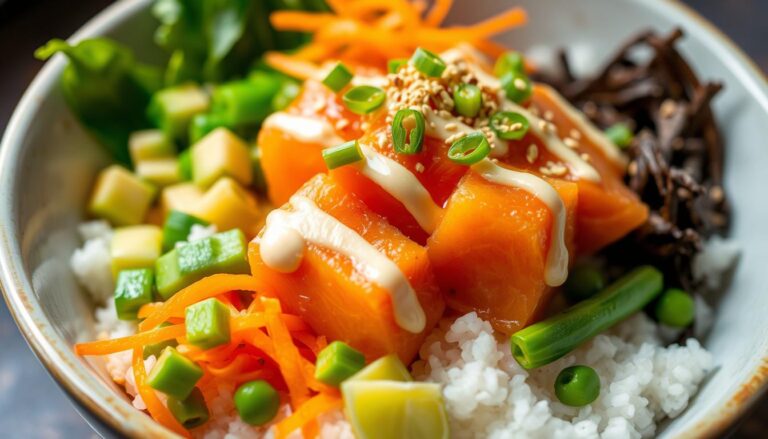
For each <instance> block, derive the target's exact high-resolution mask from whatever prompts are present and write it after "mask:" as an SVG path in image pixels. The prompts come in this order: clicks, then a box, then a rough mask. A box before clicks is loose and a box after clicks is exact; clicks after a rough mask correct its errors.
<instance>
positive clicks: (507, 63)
mask: <svg viewBox="0 0 768 439" xmlns="http://www.w3.org/2000/svg"><path fill="white" fill-rule="evenodd" d="M509 72H522V73H525V58H523V54H521V53H520V52H515V51H512V52H505V53H504V54H502V55H501V56H500V57H499V59H497V60H496V65H494V66H493V74H494V75H496V77H497V78H501V77H502V76H504V75H506V74H507V73H509Z"/></svg>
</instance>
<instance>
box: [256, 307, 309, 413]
mask: <svg viewBox="0 0 768 439" xmlns="http://www.w3.org/2000/svg"><path fill="white" fill-rule="evenodd" d="M263 300H264V307H265V308H266V314H265V315H266V317H267V332H268V333H269V336H270V337H271V338H272V344H273V346H274V349H275V355H274V359H275V361H276V362H277V364H278V366H279V367H280V373H282V374H283V379H285V383H286V384H287V385H288V391H289V394H290V397H291V405H292V406H293V408H294V409H296V408H297V407H299V406H300V405H301V404H302V403H303V402H304V401H306V399H307V398H308V397H309V388H308V386H307V381H306V376H305V374H304V371H303V368H302V366H301V361H302V360H304V359H303V357H302V356H301V354H299V350H298V349H297V348H296V345H294V344H293V339H292V338H291V334H290V332H288V328H287V327H286V326H285V324H284V323H283V321H282V320H281V319H280V315H279V313H280V303H279V302H278V301H277V300H275V299H263ZM304 361H306V360H304Z"/></svg>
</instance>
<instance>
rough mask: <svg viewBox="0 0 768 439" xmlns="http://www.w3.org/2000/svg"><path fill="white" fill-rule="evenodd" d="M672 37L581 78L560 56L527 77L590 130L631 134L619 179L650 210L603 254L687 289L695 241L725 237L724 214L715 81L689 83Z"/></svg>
mask: <svg viewBox="0 0 768 439" xmlns="http://www.w3.org/2000/svg"><path fill="white" fill-rule="evenodd" d="M682 36H683V32H682V31H681V30H680V29H676V30H674V31H672V32H671V33H670V34H668V35H666V36H663V37H662V36H659V35H657V34H656V33H654V32H651V31H647V32H643V33H640V34H638V35H637V36H635V37H634V38H632V39H630V40H629V41H628V42H627V43H626V44H625V45H624V46H622V47H621V48H620V49H619V50H618V51H617V52H616V53H615V54H614V55H613V56H612V57H611V58H610V59H609V61H608V62H607V63H606V64H605V65H604V66H603V68H602V69H601V70H599V72H598V73H597V74H596V75H594V76H591V77H587V78H577V77H576V76H575V75H574V74H573V72H572V69H571V67H570V64H569V60H568V56H567V54H566V53H565V52H562V51H561V53H560V54H559V57H558V59H559V72H557V73H555V74H552V73H541V74H538V75H537V76H538V77H537V78H536V79H538V80H540V81H543V82H547V83H549V84H551V85H553V86H554V87H555V88H557V89H558V90H559V91H560V92H561V93H562V94H563V96H565V97H566V98H567V99H568V100H569V101H571V102H572V103H573V104H574V105H576V106H577V107H579V108H581V110H582V111H583V112H584V113H585V114H586V115H587V116H588V117H589V118H590V119H591V120H592V121H593V122H594V123H595V124H596V125H597V126H599V127H601V128H603V129H605V128H608V127H610V126H611V125H614V124H616V123H619V122H621V123H625V124H627V125H628V126H629V127H630V128H632V129H633V131H634V132H635V133H636V134H635V137H634V139H633V141H632V145H631V146H630V148H629V149H628V150H627V153H628V155H629V157H630V163H629V166H628V172H627V175H626V182H627V184H628V185H629V187H630V188H632V190H633V191H635V192H636V193H637V194H638V195H639V196H640V198H641V199H642V200H643V201H644V202H645V203H647V204H648V206H649V207H650V209H651V214H650V216H649V218H648V221H647V222H646V223H645V224H644V225H643V226H641V227H640V228H639V229H638V230H636V231H635V232H634V233H633V234H632V235H631V236H629V237H627V238H626V239H624V240H622V241H621V242H619V243H617V244H616V245H614V246H612V247H611V248H609V249H607V250H606V255H608V257H609V258H610V259H611V260H612V261H616V262H620V263H641V262H647V261H652V262H653V263H654V264H655V265H657V266H661V268H663V269H664V271H665V272H666V274H667V280H668V282H671V283H672V284H677V285H679V286H682V287H684V288H687V289H689V290H692V291H695V290H696V289H697V287H698V285H697V284H696V283H695V281H694V279H693V276H692V273H691V265H692V261H693V258H694V256H695V255H696V254H697V253H698V252H700V251H701V246H702V243H703V241H704V239H706V238H707V237H709V236H711V235H713V234H724V233H726V232H727V229H728V219H729V210H728V203H727V199H726V197H725V193H724V191H723V187H722V177H723V160H724V151H723V143H722V140H721V137H720V133H719V131H718V128H717V123H716V121H715V118H714V116H713V113H712V110H711V108H710V102H711V101H712V98H713V97H714V96H715V95H716V94H717V93H718V92H719V91H720V90H721V88H722V85H721V84H719V83H713V82H701V81H700V80H699V79H698V77H697V76H696V74H695V73H694V71H693V69H692V68H691V67H690V65H689V64H688V63H687V62H686V60H685V58H684V57H683V56H682V55H681V54H680V52H679V51H678V50H677V48H676V47H675V46H676V43H677V41H678V40H679V39H680V38H681V37H682ZM643 51H645V52H646V55H647V54H648V53H650V56H645V57H643V56H642V52H643ZM638 249H641V250H642V251H637V250H638Z"/></svg>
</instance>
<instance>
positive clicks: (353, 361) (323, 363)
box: [315, 341, 365, 387]
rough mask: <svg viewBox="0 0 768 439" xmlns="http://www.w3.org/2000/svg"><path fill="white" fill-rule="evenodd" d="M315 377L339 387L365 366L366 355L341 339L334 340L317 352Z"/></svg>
mask: <svg viewBox="0 0 768 439" xmlns="http://www.w3.org/2000/svg"><path fill="white" fill-rule="evenodd" d="M316 366H317V367H316V368H315V378H317V380H318V381H320V382H321V383H324V384H327V385H329V386H333V387H338V386H339V384H341V382H342V381H344V380H346V379H347V378H349V377H351V376H352V375H354V374H356V373H357V372H359V371H360V370H361V369H362V368H363V367H365V356H364V355H363V354H362V353H361V352H360V351H358V350H356V349H353V348H352V347H350V346H349V345H348V344H346V343H344V342H341V341H334V342H333V343H331V344H329V345H328V346H326V347H325V348H324V349H323V350H322V351H320V353H319V354H317V362H316Z"/></svg>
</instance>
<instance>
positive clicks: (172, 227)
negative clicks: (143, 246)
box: [163, 210, 208, 251]
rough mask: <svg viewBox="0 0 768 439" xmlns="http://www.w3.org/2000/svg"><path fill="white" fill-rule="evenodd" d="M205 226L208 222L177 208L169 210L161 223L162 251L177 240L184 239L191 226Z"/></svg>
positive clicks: (167, 249)
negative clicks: (162, 223) (163, 222)
mask: <svg viewBox="0 0 768 439" xmlns="http://www.w3.org/2000/svg"><path fill="white" fill-rule="evenodd" d="M195 224H199V225H201V226H207V225H208V222H207V221H205V220H203V219H200V218H198V217H196V216H193V215H189V214H187V213H184V212H181V211H179V210H171V211H170V212H168V217H167V218H166V219H165V224H164V225H163V251H169V250H172V249H173V248H174V246H175V245H176V243H177V242H179V241H186V240H187V236H189V231H190V230H191V229H192V226H193V225H195Z"/></svg>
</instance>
